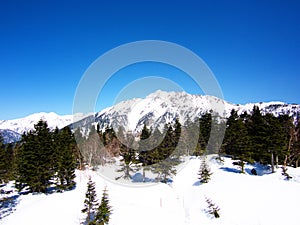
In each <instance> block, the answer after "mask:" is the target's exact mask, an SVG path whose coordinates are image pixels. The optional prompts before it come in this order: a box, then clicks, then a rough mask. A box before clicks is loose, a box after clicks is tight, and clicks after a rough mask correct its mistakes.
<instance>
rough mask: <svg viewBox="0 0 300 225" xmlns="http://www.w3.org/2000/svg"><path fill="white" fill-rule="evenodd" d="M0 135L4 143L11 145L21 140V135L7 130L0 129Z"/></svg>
mask: <svg viewBox="0 0 300 225" xmlns="http://www.w3.org/2000/svg"><path fill="white" fill-rule="evenodd" d="M0 135H1V136H2V137H3V140H4V143H5V144H7V143H13V142H17V141H19V140H20V139H21V135H20V134H19V133H17V132H14V131H12V130H9V129H4V130H2V129H0Z"/></svg>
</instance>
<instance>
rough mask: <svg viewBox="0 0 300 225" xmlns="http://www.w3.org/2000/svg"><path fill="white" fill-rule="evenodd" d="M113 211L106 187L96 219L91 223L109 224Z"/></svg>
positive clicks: (96, 224)
mask: <svg viewBox="0 0 300 225" xmlns="http://www.w3.org/2000/svg"><path fill="white" fill-rule="evenodd" d="M111 213H112V208H111V206H110V205H109V199H108V193H107V189H106V188H105V189H104V190H103V195H102V199H101V203H100V205H99V207H98V209H97V213H96V216H95V219H94V221H93V222H92V223H91V224H93V225H105V224H108V222H109V219H110V215H111Z"/></svg>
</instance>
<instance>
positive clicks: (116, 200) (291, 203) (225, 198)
mask: <svg viewBox="0 0 300 225" xmlns="http://www.w3.org/2000/svg"><path fill="white" fill-rule="evenodd" d="M208 161H209V166H210V168H211V171H212V172H213V175H212V177H211V181H210V182H209V183H207V184H200V182H199V181H198V176H197V173H198V170H199V167H200V162H201V161H200V158H191V159H190V160H189V162H188V163H187V164H186V166H185V167H184V168H183V169H182V170H181V171H180V172H178V174H177V175H176V176H175V177H174V179H173V183H171V184H168V185H167V184H162V183H159V184H157V185H153V186H148V187H126V186H122V185H117V184H115V183H110V182H108V181H106V180H104V179H103V178H101V176H99V175H98V174H97V173H96V172H93V171H77V172H76V174H77V177H76V182H77V186H76V189H75V190H73V191H68V192H65V193H54V194H49V195H45V194H37V195H33V194H28V195H20V196H18V195H16V193H11V194H10V195H11V196H15V203H16V205H15V207H14V208H13V212H12V213H10V215H8V216H6V217H4V218H3V219H0V224H3V225H12V224H14V225H15V224H23V225H40V224H43V225H47V224H49V225H50V224H65V225H66V224H70V225H79V224H80V222H82V221H83V218H84V215H83V214H82V213H81V209H82V208H83V201H84V197H85V192H86V188H87V181H88V177H89V176H91V177H92V180H93V181H94V182H95V183H96V188H97V195H98V199H100V198H101V196H102V190H103V189H104V187H105V186H107V189H108V195H109V200H110V205H111V206H112V208H113V214H112V216H111V220H110V223H109V224H110V225H135V224H136V225H140V224H143V225H148V224H149V225H150V224H151V225H153V224H157V225H166V224H173V225H177V224H178V225H184V224H186V225H199V224H202V225H216V224H220V225H221V224H222V225H269V224H272V225H277V224H278V225H281V224H289V225H296V224H299V219H298V212H299V209H300V207H299V202H300V195H299V190H300V168H297V169H294V168H288V173H289V174H290V175H291V176H292V177H293V179H291V180H289V181H286V180H284V177H283V176H282V175H281V169H280V168H279V169H277V172H276V173H274V174H271V173H269V171H268V170H267V169H266V168H264V167H262V166H260V165H247V166H246V173H245V174H240V173H238V170H237V167H236V166H233V165H232V162H233V161H232V160H231V159H230V158H225V161H224V163H219V162H217V161H216V160H215V159H214V157H213V156H210V157H208ZM253 167H255V168H256V169H257V171H258V176H254V175H251V174H250V172H249V171H250V170H251V169H252V168H253ZM10 185H12V183H10ZM6 189H7V190H9V187H7V188H6ZM205 198H209V199H211V200H212V201H213V202H214V203H215V204H216V205H217V206H219V208H220V218H218V219H216V218H212V217H211V216H210V215H209V214H208V213H207V212H206V210H207V203H206V201H205ZM0 213H2V214H4V212H3V210H1V211H0Z"/></svg>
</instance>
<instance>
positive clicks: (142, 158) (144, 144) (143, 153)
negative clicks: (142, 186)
mask: <svg viewBox="0 0 300 225" xmlns="http://www.w3.org/2000/svg"><path fill="white" fill-rule="evenodd" d="M150 136H151V132H150V130H149V129H148V128H147V126H146V124H144V127H143V130H142V133H141V136H140V142H139V157H138V161H139V162H140V163H141V165H142V170H143V182H145V178H146V172H145V171H146V170H149V165H151V164H153V163H152V160H151V159H152V151H151V150H149V147H150V146H149V140H147V139H148V138H149V137H150Z"/></svg>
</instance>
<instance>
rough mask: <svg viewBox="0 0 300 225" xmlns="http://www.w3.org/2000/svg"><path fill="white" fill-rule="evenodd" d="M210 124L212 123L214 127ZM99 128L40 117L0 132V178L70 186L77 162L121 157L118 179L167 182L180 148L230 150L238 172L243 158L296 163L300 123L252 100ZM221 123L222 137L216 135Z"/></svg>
mask: <svg viewBox="0 0 300 225" xmlns="http://www.w3.org/2000/svg"><path fill="white" fill-rule="evenodd" d="M212 124H215V125H216V128H217V129H215V130H213V129H212ZM99 127H100V126H99V124H98V125H96V126H91V127H90V132H89V134H88V135H87V136H84V135H82V133H81V130H80V129H77V130H75V131H74V132H72V131H71V130H70V128H69V127H65V128H63V129H61V130H59V129H55V130H53V131H51V130H50V129H49V128H48V126H47V122H46V121H42V120H41V121H39V122H38V123H37V124H35V126H34V130H33V131H29V132H28V133H24V134H23V135H22V139H21V141H20V142H18V143H15V144H6V145H5V144H4V143H3V139H2V138H1V137H0V182H1V183H5V182H7V181H9V180H15V181H16V187H17V188H18V189H19V190H20V191H21V190H23V189H24V188H26V190H27V191H30V192H47V191H48V190H51V188H52V189H53V187H54V188H55V189H56V190H58V191H64V190H69V189H72V188H74V186H75V182H74V178H75V172H74V171H75V169H76V168H78V169H84V166H85V165H87V166H89V167H91V168H95V167H97V166H98V165H105V164H106V163H111V162H114V158H115V157H119V156H121V163H120V166H119V168H118V174H119V175H118V176H117V177H116V179H121V178H122V179H129V180H130V179H132V176H133V175H134V174H135V172H137V171H142V177H143V180H142V181H146V179H147V176H146V174H147V172H148V171H151V173H153V174H156V179H155V181H160V182H168V180H169V179H170V178H171V177H172V176H173V175H174V174H175V173H176V165H178V164H179V163H180V162H181V156H183V155H194V156H199V155H203V154H205V153H206V154H210V153H217V154H219V155H220V156H223V155H228V156H231V157H233V158H234V159H236V160H237V165H238V166H240V168H241V172H243V170H244V165H245V163H247V162H249V163H252V162H259V163H262V164H270V165H271V166H272V169H273V170H274V167H276V166H277V165H278V164H281V165H284V166H287V165H289V166H294V167H298V166H299V160H300V132H299V130H300V129H299V122H296V123H294V121H293V118H292V117H290V116H288V115H284V114H283V115H278V116H274V115H273V114H262V113H261V111H260V109H259V108H258V107H257V106H254V108H253V111H252V112H251V113H249V114H248V113H246V112H245V113H243V114H241V115H239V114H238V113H237V112H236V111H235V110H232V111H231V114H230V116H229V117H228V118H226V119H224V118H221V117H220V116H218V115H216V114H214V113H213V112H208V113H206V114H204V115H202V116H201V117H200V118H197V119H196V120H195V121H191V120H190V119H187V121H186V122H185V124H180V123H179V121H178V119H176V120H175V121H174V123H173V124H167V125H165V127H164V130H163V132H161V131H160V130H159V129H158V128H150V127H147V126H146V125H144V127H143V129H142V131H141V132H140V133H139V134H138V135H136V134H135V135H134V134H132V133H130V132H126V131H125V130H124V129H123V128H119V130H117V131H115V130H114V129H112V128H111V127H106V129H105V130H103V131H102V130H100V128H99ZM223 127H226V131H225V137H224V139H222V138H220V137H219V136H218V132H220V133H222V131H223V130H222V129H223ZM213 132H216V133H213ZM212 133H213V134H212ZM75 137H76V138H75ZM75 139H76V141H75ZM136 139H139V141H138V142H136V141H135V140H136ZM210 139H211V140H210ZM209 140H210V141H209ZM101 143H102V144H101Z"/></svg>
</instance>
